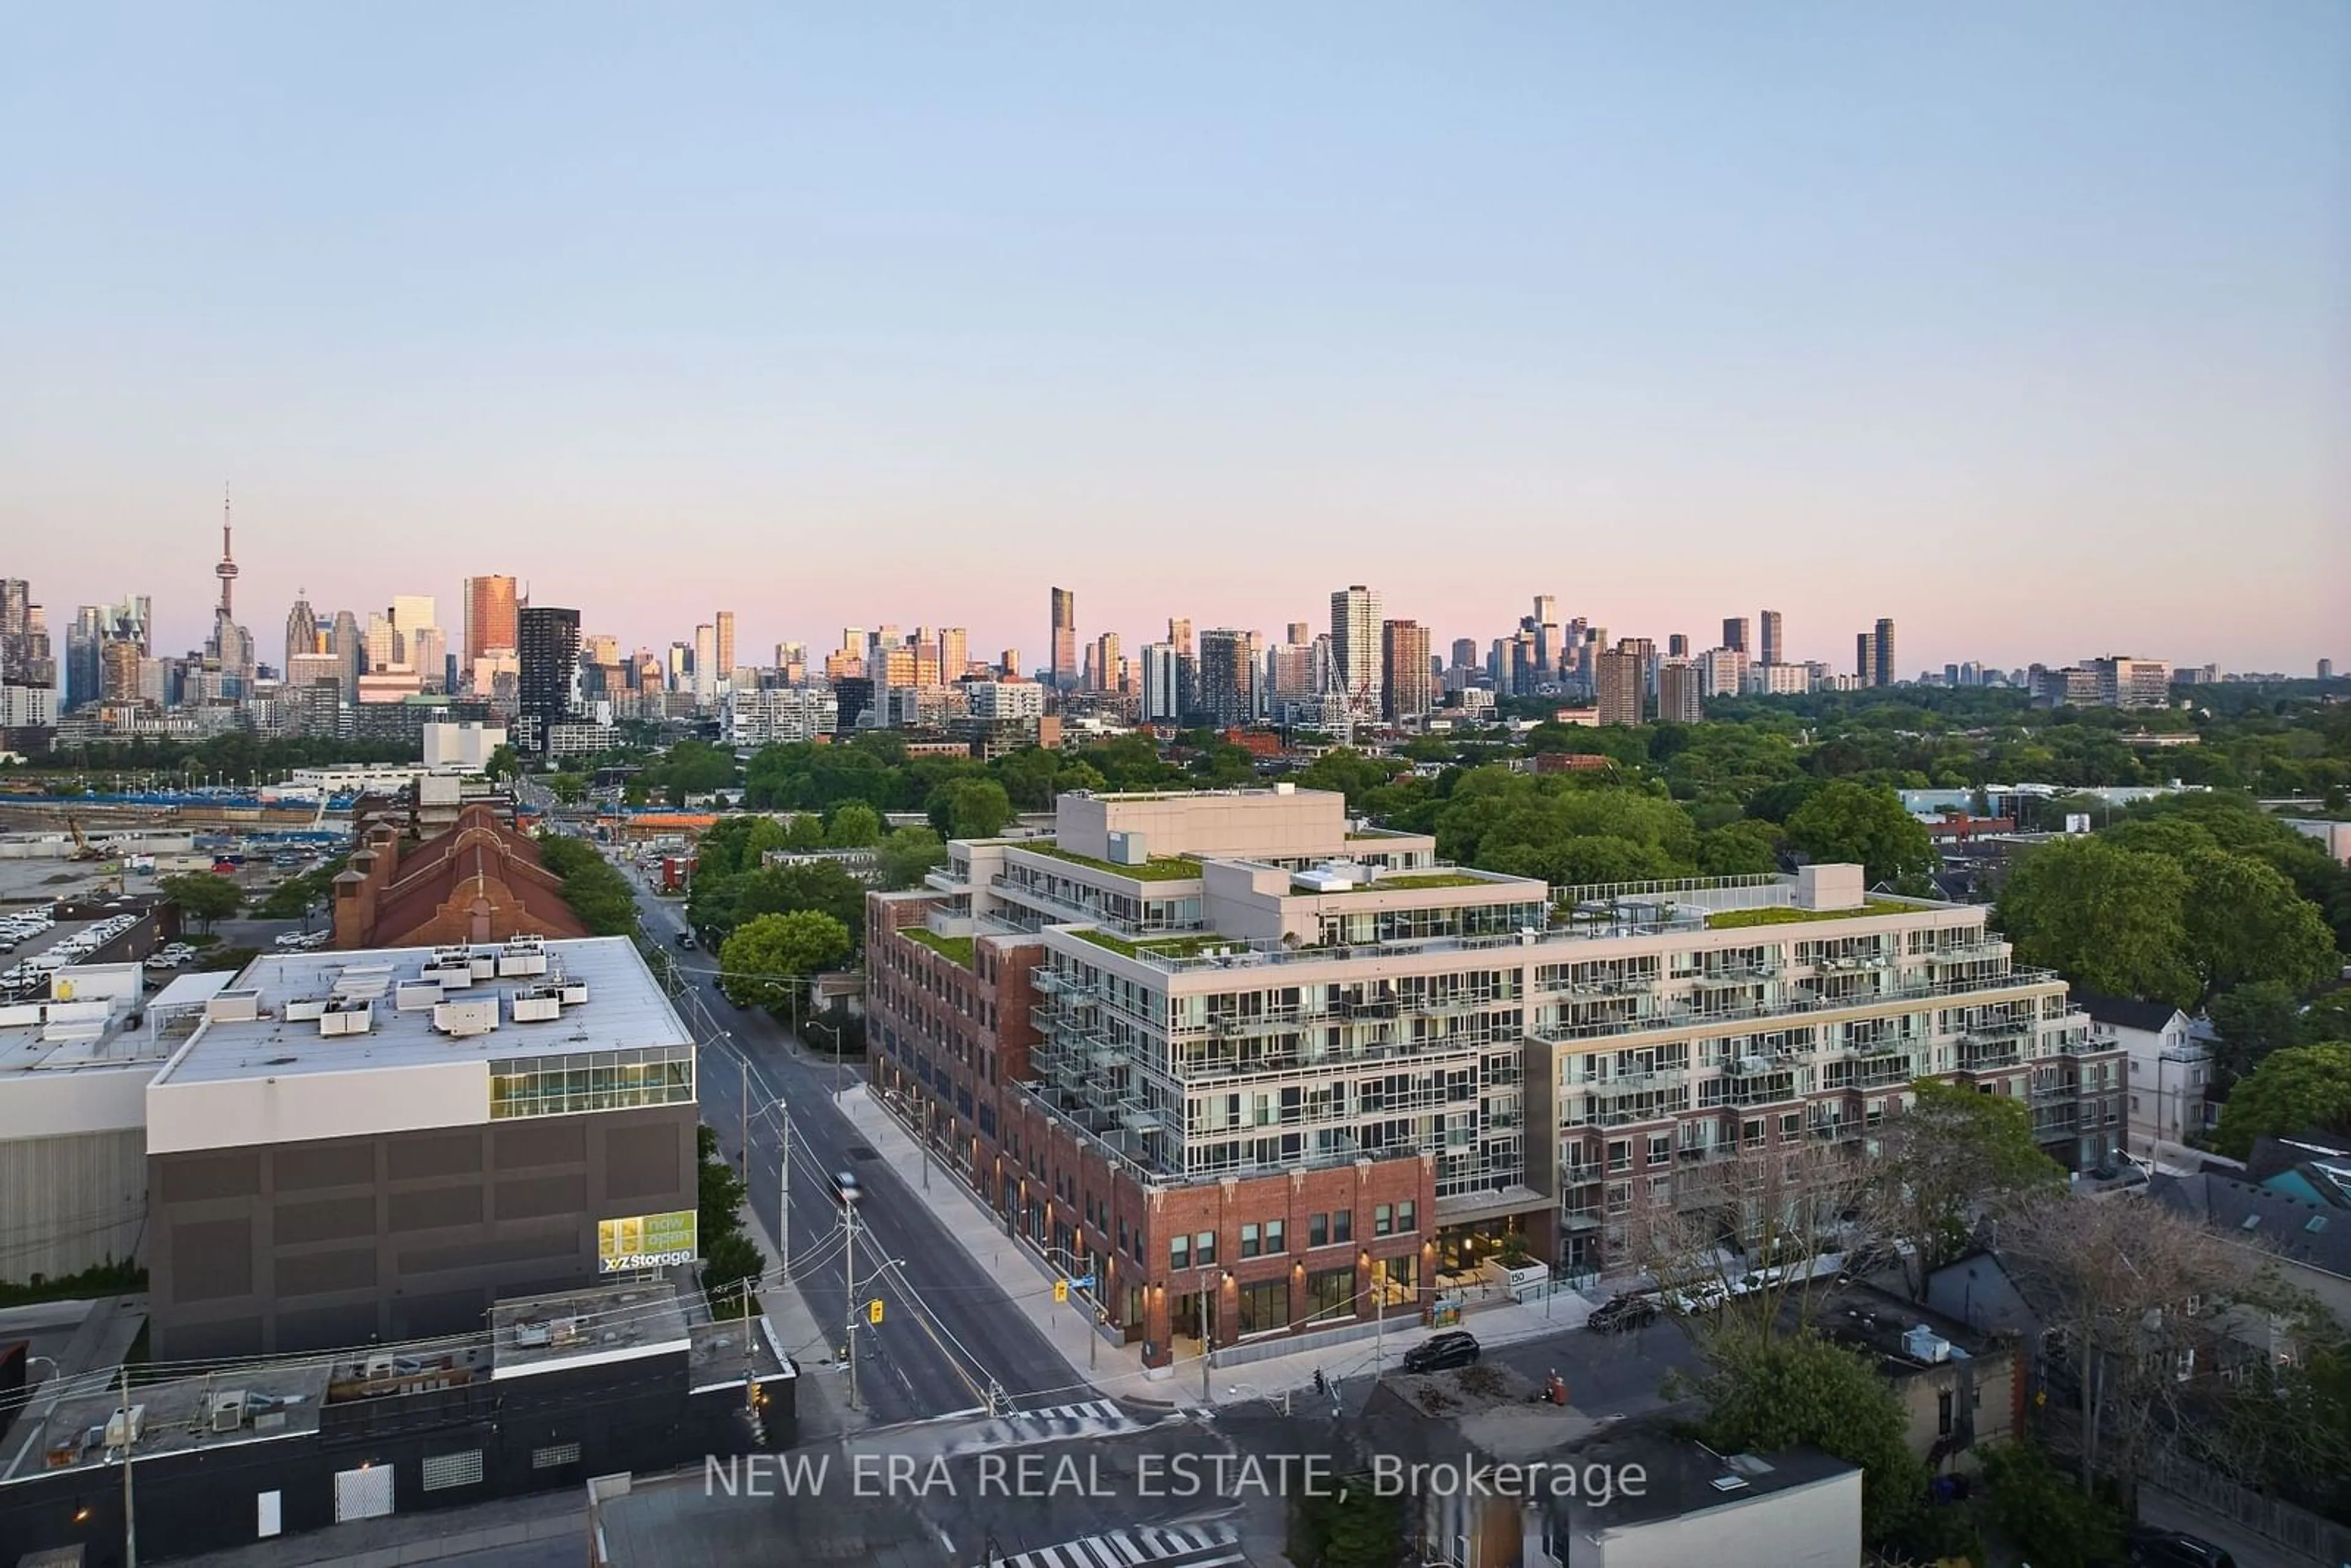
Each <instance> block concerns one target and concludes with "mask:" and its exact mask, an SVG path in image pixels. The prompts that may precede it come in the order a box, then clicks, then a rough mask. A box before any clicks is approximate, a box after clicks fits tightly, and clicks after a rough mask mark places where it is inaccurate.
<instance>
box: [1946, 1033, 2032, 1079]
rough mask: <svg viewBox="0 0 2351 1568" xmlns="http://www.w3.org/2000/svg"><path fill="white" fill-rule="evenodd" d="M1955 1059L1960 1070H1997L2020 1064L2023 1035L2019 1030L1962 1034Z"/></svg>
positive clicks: (2021, 1063)
mask: <svg viewBox="0 0 2351 1568" xmlns="http://www.w3.org/2000/svg"><path fill="white" fill-rule="evenodd" d="M1955 1060H1956V1061H1958V1063H1959V1071H1962V1072H1997V1071H2001V1069H2002V1068H2008V1067H2019V1066H2022V1065H2023V1062H2024V1036H2023V1034H2022V1033H2021V1032H2020V1033H2016V1034H1969V1035H1962V1036H1960V1037H1959V1051H1958V1052H1957V1053H1956V1057H1955Z"/></svg>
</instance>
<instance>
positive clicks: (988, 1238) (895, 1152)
mask: <svg viewBox="0 0 2351 1568" xmlns="http://www.w3.org/2000/svg"><path fill="white" fill-rule="evenodd" d="M834 1103H836V1104H837V1105H839V1106H840V1108H841V1113H842V1114H843V1115H845V1116H847V1117H848V1118H849V1120H850V1122H851V1123H852V1124H853V1125H854V1126H855V1127H856V1128H857V1131H858V1133H859V1134H860V1135H861V1136H862V1137H863V1138H864V1139H865V1141H866V1142H867V1143H869V1144H871V1145H873V1147H874V1148H875V1149H876V1150H877V1151H878V1152H879V1153H880V1154H881V1155H882V1156H883V1158H884V1159H885V1160H887V1161H888V1162H889V1163H890V1165H891V1166H892V1167H893V1169H895V1170H897V1171H899V1172H901V1173H904V1175H905V1178H906V1184H907V1186H908V1187H909V1188H910V1189H911V1190H912V1192H913V1194H914V1197H915V1198H916V1199H917V1200H918V1201H920V1202H921V1203H923V1204H924V1205H925V1207H928V1208H929V1209H930V1211H931V1212H932V1213H933V1214H934V1215H935V1216H936V1217H937V1218H938V1220H939V1224H940V1226H941V1228H944V1229H945V1230H946V1233H947V1234H948V1235H949V1236H951V1237H953V1238H955V1239H956V1244H957V1245H958V1246H960V1247H962V1248H963V1249H964V1251H965V1252H966V1253H967V1254H968V1255H969V1256H970V1258H971V1260H972V1261H973V1262H975V1263H977V1265H978V1266H979V1267H980V1268H981V1269H982V1270H985V1271H986V1272H987V1274H988V1275H989V1276H990V1277H991V1278H993V1279H994V1280H995V1281H996V1282H997V1284H998V1287H1000V1288H1001V1289H1002V1290H1003V1291H1004V1293H1005V1295H1006V1296H1007V1297H1008V1298H1009V1299H1010V1301H1011V1303H1012V1306H1013V1308H1014V1310H1015V1311H1017V1312H1020V1313H1021V1314H1022V1315H1023V1316H1024V1317H1026V1318H1028V1320H1029V1322H1031V1323H1034V1324H1035V1325H1036V1327H1037V1332H1038V1333H1040V1334H1042V1335H1043V1336H1044V1338H1045V1340H1046V1342H1047V1343H1050V1345H1052V1347H1053V1348H1054V1349H1055V1350H1057V1351H1059V1352H1060V1353H1061V1357H1062V1359H1063V1360H1065V1361H1067V1362H1068V1363H1069V1364H1070V1370H1071V1373H1072V1374H1073V1375H1074V1376H1076V1377H1077V1378H1079V1379H1081V1380H1082V1381H1084V1382H1086V1383H1089V1384H1092V1385H1093V1387H1094V1389H1095V1391H1096V1392H1098V1393H1100V1394H1102V1396H1105V1397H1107V1398H1113V1399H1130V1400H1142V1401H1145V1402H1147V1403H1151V1404H1158V1405H1175V1406H1179V1407H1183V1408H1196V1407H1199V1406H1203V1405H1209V1406H1214V1405H1229V1404H1246V1403H1249V1402H1250V1401H1252V1400H1256V1399H1260V1398H1265V1397H1269V1396H1279V1395H1280V1394H1282V1393H1283V1392H1285V1391H1289V1390H1294V1389H1299V1388H1305V1387H1310V1386H1311V1385H1312V1384H1313V1382H1314V1374H1315V1373H1316V1372H1317V1371H1320V1372H1321V1373H1322V1375H1323V1376H1324V1377H1326V1378H1328V1379H1331V1380H1332V1381H1334V1382H1340V1383H1344V1382H1345V1381H1346V1380H1348V1379H1352V1378H1361V1377H1365V1376H1369V1375H1373V1374H1374V1371H1375V1370H1392V1369H1394V1368H1395V1366H1396V1365H1397V1364H1399V1363H1400V1362H1401V1361H1402V1360H1403V1357H1404V1353H1405V1351H1407V1350H1409V1349H1411V1348H1412V1347H1413V1346H1414V1345H1416V1344H1418V1343H1421V1342H1422V1341H1423V1340H1426V1339H1427V1338H1429V1337H1430V1335H1431V1334H1432V1333H1435V1332H1437V1331H1434V1330H1431V1329H1427V1328H1425V1327H1423V1326H1422V1325H1421V1323H1420V1322H1419V1321H1418V1320H1417V1319H1416V1317H1412V1316H1406V1317H1404V1318H1403V1319H1401V1320H1394V1319H1392V1320H1390V1321H1388V1322H1386V1323H1385V1325H1384V1328H1382V1329H1375V1330H1374V1331H1373V1333H1372V1334H1371V1335H1370V1336H1367V1337H1364V1338H1360V1339H1345V1340H1336V1339H1326V1340H1323V1341H1322V1342H1321V1343H1310V1344H1303V1345H1301V1347H1300V1348H1299V1349H1297V1350H1295V1351H1291V1352H1288V1353H1286V1354H1262V1353H1263V1352H1264V1351H1266V1350H1267V1349H1269V1348H1270V1346H1271V1345H1273V1344H1275V1343H1280V1342H1279V1341H1278V1340H1277V1341H1267V1340H1259V1341H1258V1342H1256V1343H1254V1344H1244V1345H1240V1346H1236V1347H1231V1348H1229V1349H1225V1350H1219V1351H1218V1352H1217V1355H1216V1358H1215V1360H1214V1361H1213V1362H1212V1363H1211V1364H1210V1366H1209V1368H1208V1375H1207V1394H1206V1396H1203V1395H1202V1392H1201V1376H1200V1373H1201V1367H1200V1358H1199V1356H1197V1355H1196V1354H1195V1355H1190V1356H1186V1355H1182V1354H1178V1355H1177V1357H1176V1360H1175V1365H1174V1366H1173V1367H1172V1368H1169V1367H1162V1368H1157V1369H1146V1368H1145V1367H1144V1364H1143V1352H1142V1349H1141V1347H1140V1346H1139V1345H1134V1344H1124V1343H1119V1342H1118V1341H1117V1340H1115V1339H1111V1338H1103V1339H1102V1340H1101V1342H1100V1343H1099V1345H1098V1346H1096V1347H1095V1348H1094V1349H1093V1351H1092V1356H1093V1359H1094V1362H1095V1364H1094V1365H1093V1366H1092V1367H1091V1368H1090V1367H1089V1366H1088V1365H1087V1359H1088V1354H1089V1353H1088V1346H1087V1343H1086V1342H1087V1340H1088V1338H1089V1337H1090V1335H1091V1333H1092V1331H1091V1330H1090V1328H1089V1326H1088V1324H1087V1322H1086V1314H1085V1312H1084V1309H1083V1308H1082V1307H1074V1306H1067V1305H1063V1306H1057V1305H1056V1304H1055V1303H1054V1301H1053V1291H1052V1282H1053V1281H1054V1280H1055V1279H1056V1278H1057V1277H1058V1271H1057V1270H1055V1269H1054V1268H1053V1267H1052V1266H1051V1265H1050V1263H1048V1262H1047V1261H1046V1260H1045V1259H1044V1258H1043V1257H1042V1256H1041V1255H1040V1254H1039V1253H1038V1252H1037V1250H1036V1249H1034V1248H1032V1247H1031V1246H1029V1244H1028V1243H1027V1242H1025V1241H1022V1240H1019V1239H1016V1238H1014V1237H1011V1236H1008V1235H1007V1234H1005V1228H1004V1221H1003V1219H1002V1218H999V1217H998V1215H997V1214H996V1213H995V1212H994V1211H993V1210H991V1209H990V1208H989V1207H987V1204H985V1203H983V1202H981V1201H980V1198H979V1196H978V1194H977V1193H975V1192H973V1191H972V1190H971V1189H970V1188H968V1187H967V1186H964V1185H963V1183H962V1182H961V1181H959V1180H957V1179H956V1175H955V1173H954V1172H953V1171H951V1170H949V1169H947V1168H946V1166H938V1168H936V1169H935V1170H933V1171H932V1172H931V1175H930V1180H929V1185H928V1186H927V1187H925V1185H924V1183H923V1179H922V1177H921V1176H920V1175H919V1174H918V1173H919V1172H920V1170H921V1168H922V1162H923V1161H924V1159H925V1152H924V1150H923V1148H922V1146H921V1145H919V1144H918V1143H916V1141H915V1140H914V1136H913V1134H909V1133H908V1132H907V1131H906V1128H905V1126H904V1124H902V1123H901V1122H899V1120H898V1119H897V1118H896V1117H895V1116H893V1115H892V1114H891V1113H889V1111H888V1110H887V1109H885V1108H884V1107H883V1105H882V1104H881V1103H879V1102H878V1101H876V1100H875V1099H874V1097H873V1096H872V1094H870V1093H868V1092H866V1089H865V1087H864V1086H863V1085H862V1084H861V1085H859V1086H857V1087H855V1088H852V1089H849V1090H845V1091H843V1092H841V1093H840V1094H838V1095H835V1096H834ZM933 1163H934V1164H936V1162H935V1160H934V1161H933ZM1591 1312H1592V1303H1591V1302H1589V1301H1585V1300H1584V1299H1583V1297H1582V1296H1579V1295H1577V1294H1576V1293H1575V1292H1574V1291H1567V1290H1562V1291H1560V1292H1559V1293H1558V1295H1557V1296H1556V1297H1555V1298H1554V1299H1553V1300H1552V1303H1551V1310H1550V1314H1549V1315H1548V1316H1546V1315H1545V1312H1544V1304H1543V1302H1541V1301H1525V1302H1511V1301H1503V1302H1496V1303H1493V1304H1484V1303H1477V1302H1473V1303H1471V1305H1470V1307H1469V1310H1468V1311H1467V1312H1464V1313H1463V1315H1462V1322H1461V1325H1460V1326H1461V1327H1463V1328H1466V1329H1468V1331H1469V1332H1470V1333H1474V1334H1476V1335H1477V1336H1478V1341H1479V1343H1480V1344H1481V1345H1487V1346H1493V1345H1503V1344H1512V1343H1517V1342H1518V1341H1520V1340H1528V1339H1540V1338H1541V1337H1542V1336H1543V1335H1545V1334H1548V1333H1562V1332H1563V1331H1566V1330H1569V1329H1573V1328H1579V1327H1581V1326H1583V1320H1584V1319H1585V1318H1586V1317H1587V1316H1589V1315H1590V1313H1591ZM1352 1326H1353V1327H1356V1328H1361V1326H1362V1325H1361V1323H1360V1322H1357V1323H1356V1324H1354V1325H1352ZM781 1327H782V1325H781V1324H780V1323H779V1324H778V1332H781ZM1236 1353H1238V1354H1236ZM1251 1353H1258V1354H1253V1355H1252V1358H1251V1359H1249V1360H1241V1359H1239V1354H1251Z"/></svg>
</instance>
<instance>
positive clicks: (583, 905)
mask: <svg viewBox="0 0 2351 1568" xmlns="http://www.w3.org/2000/svg"><path fill="white" fill-rule="evenodd" d="M538 862H539V864H541V865H543V866H545V867H546V868H547V869H548V870H549V871H551V872H553V873H555V874H556V875H558V876H559V877H561V878H562V879H563V902H564V903H566V904H569V905H570V906H571V913H572V914H574V915H578V916H579V917H580V925H584V926H586V927H587V928H588V931H589V934H590V936H628V935H630V934H631V933H632V932H633V931H635V930H636V928H637V895H636V894H635V892H634V891H633V890H632V889H631V888H630V886H629V880H628V878H626V877H624V876H622V874H621V873H619V872H617V871H615V870H613V869H612V862H610V861H608V860H606V859H605V858H604V857H603V856H602V855H601V853H599V852H597V850H596V847H595V846H594V845H593V844H590V843H587V842H585V841H582V840H580V839H575V838H569V837H567V836H565V835H564V834H561V833H555V832H541V833H540V834H539V835H538Z"/></svg>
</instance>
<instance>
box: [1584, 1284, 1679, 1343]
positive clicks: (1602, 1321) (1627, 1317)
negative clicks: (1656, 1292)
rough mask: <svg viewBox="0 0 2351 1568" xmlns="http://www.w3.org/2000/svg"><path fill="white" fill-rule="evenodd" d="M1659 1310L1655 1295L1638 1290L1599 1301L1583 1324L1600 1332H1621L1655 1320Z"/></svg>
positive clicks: (1642, 1326)
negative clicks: (1609, 1299)
mask: <svg viewBox="0 0 2351 1568" xmlns="http://www.w3.org/2000/svg"><path fill="white" fill-rule="evenodd" d="M1659 1311H1661V1309H1660V1308H1659V1306H1658V1305H1657V1298H1656V1297H1655V1296H1653V1295H1650V1294H1649V1293H1648V1292H1647V1291H1638V1292H1635V1293H1634V1294H1631V1295H1625V1296H1618V1297H1615V1298H1614V1299H1613V1300H1611V1301H1603V1302H1601V1303H1600V1304H1599V1305H1598V1306H1596V1307H1594V1308H1593V1309H1592V1315H1591V1316H1590V1317H1588V1318H1586V1319H1584V1320H1583V1326H1584V1327H1585V1328H1588V1329H1598V1330H1599V1331H1600V1332H1601V1333H1624V1332H1625V1331H1626V1330H1627V1329H1637V1328H1645V1327H1646V1326H1647V1325H1648V1324H1650V1323H1653V1322H1656V1321H1657V1313H1658V1312H1659Z"/></svg>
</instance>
